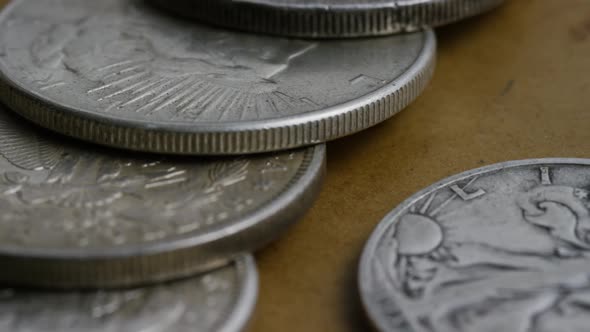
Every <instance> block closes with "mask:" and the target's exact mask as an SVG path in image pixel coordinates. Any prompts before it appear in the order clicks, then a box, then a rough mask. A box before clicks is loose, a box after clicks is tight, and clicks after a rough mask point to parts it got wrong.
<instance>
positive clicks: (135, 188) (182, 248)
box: [0, 110, 325, 287]
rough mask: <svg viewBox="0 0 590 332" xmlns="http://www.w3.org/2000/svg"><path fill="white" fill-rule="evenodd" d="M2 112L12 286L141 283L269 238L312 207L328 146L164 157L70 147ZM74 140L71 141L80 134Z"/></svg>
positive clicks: (0, 246)
mask: <svg viewBox="0 0 590 332" xmlns="http://www.w3.org/2000/svg"><path fill="white" fill-rule="evenodd" d="M14 117H15V115H12V114H10V113H8V111H5V110H0V192H2V195H1V196H0V209H1V211H2V213H0V266H3V267H5V268H3V269H2V273H0V282H8V283H11V284H19V285H36V286H51V287H112V286H129V285H136V284H143V283H151V282H157V281H163V280H168V279H171V278H177V277H183V276H188V275H192V274H194V273H197V272H201V271H204V270H208V269H210V268H213V267H217V266H220V265H224V264H226V263H227V260H228V259H229V258H230V257H231V256H233V255H235V254H237V253H241V252H244V251H250V250H254V249H256V248H260V247H261V246H263V245H265V244H267V243H268V242H269V241H271V240H273V239H275V238H276V237H277V236H278V235H279V234H281V233H282V232H283V231H285V229H286V228H287V226H289V225H290V224H291V223H293V222H294V221H296V220H297V219H298V218H299V217H300V216H301V214H302V213H304V212H305V211H306V209H307V208H308V207H309V206H310V205H311V204H312V202H313V200H314V198H315V195H316V194H317V192H318V191H319V187H320V182H321V180H322V176H323V171H324V159H325V148H324V147H323V146H317V147H312V148H307V149H305V150H300V151H292V152H285V153H281V154H274V155H260V156H256V157H252V158H217V159H206V158H194V157H192V158H189V157H185V158H172V157H169V158H162V157H156V156H151V155H147V156H146V155H140V154H133V153H124V152H121V153H118V154H117V153H116V152H118V151H109V150H107V149H103V148H100V147H95V146H86V145H73V144H68V142H67V141H68V140H67V139H64V138H61V139H58V138H57V137H55V135H54V134H52V133H47V132H45V131H42V132H40V131H36V130H35V129H36V128H32V127H30V126H31V125H29V124H28V123H26V122H24V121H22V120H19V119H15V118H14ZM70 141H71V140H70Z"/></svg>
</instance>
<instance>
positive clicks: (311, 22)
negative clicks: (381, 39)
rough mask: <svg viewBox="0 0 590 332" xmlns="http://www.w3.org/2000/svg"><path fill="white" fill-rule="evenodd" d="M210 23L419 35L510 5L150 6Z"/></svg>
mask: <svg viewBox="0 0 590 332" xmlns="http://www.w3.org/2000/svg"><path fill="white" fill-rule="evenodd" d="M150 1H152V2H153V3H154V4H156V5H158V6H161V7H163V8H165V9H168V10H171V11H172V12H174V13H176V14H180V15H183V16H188V17H194V18H198V19H200V20H203V21H206V22H208V23H212V24H216V25H221V26H225V27H232V28H238V29H243V30H248V31H255V32H262V33H270V34H276V35H283V36H295V37H311V38H334V37H336V38H342V37H361V36H377V35H387V34H392V33H398V32H402V31H414V30H416V29H419V28H423V27H434V26H440V25H444V24H448V23H452V22H455V21H458V20H461V19H465V18H467V17H471V16H474V15H477V14H480V13H483V12H486V11H488V10H491V9H493V8H495V7H497V6H499V5H500V4H501V3H503V2H504V0H199V1H194V0H150Z"/></svg>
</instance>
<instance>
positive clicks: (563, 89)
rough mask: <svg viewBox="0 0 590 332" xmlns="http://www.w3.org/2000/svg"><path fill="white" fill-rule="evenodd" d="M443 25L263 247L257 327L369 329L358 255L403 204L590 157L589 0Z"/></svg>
mask: <svg viewBox="0 0 590 332" xmlns="http://www.w3.org/2000/svg"><path fill="white" fill-rule="evenodd" d="M41 1H42V0H41ZM5 2H6V1H5V0H0V6H1V5H2V4H3V3H5ZM438 35H439V44H440V50H439V64H438V69H437V72H436V75H435V78H434V80H433V82H432V84H430V86H429V87H428V88H427V90H426V92H425V93H424V95H423V96H422V97H420V98H419V99H418V100H417V101H416V102H415V103H414V104H413V105H412V106H410V107H409V108H408V109H406V110H405V111H403V112H402V113H401V114H399V115H398V116H396V117H395V118H394V119H392V120H390V121H387V122H386V123H384V124H382V125H379V126H377V127H375V128H372V129H370V130H367V131H365V132H363V133H360V134H357V135H355V136H352V137H349V138H345V139H342V140H339V141H336V142H333V143H330V144H329V145H328V158H329V166H328V176H327V180H326V184H325V187H324V190H323V192H322V194H321V196H320V199H319V200H318V201H317V203H316V204H315V206H314V208H313V209H312V210H311V212H310V213H308V215H307V216H306V217H305V218H304V220H302V221H301V222H300V223H299V224H298V225H296V226H295V227H294V228H293V229H292V230H291V231H290V232H289V233H288V234H287V235H286V236H285V237H284V238H282V239H281V241H279V242H277V243H276V244H274V245H272V246H271V247H269V248H268V249H266V250H264V251H263V252H261V253H259V254H258V264H259V267H260V299H259V303H258V307H257V310H256V313H255V315H254V318H253V321H252V324H251V330H252V331H261V332H275V331H284V332H289V331H307V332H312V331H318V332H319V331H321V332H325V331H365V330H368V324H367V322H366V319H365V318H364V315H363V312H362V309H361V305H360V302H359V300H358V295H357V287H356V272H357V263H358V257H359V255H360V253H361V251H362V248H363V245H364V243H365V241H366V240H367V238H368V237H369V235H370V233H371V231H372V230H373V228H374V226H375V225H376V224H377V223H378V222H379V220H380V219H381V218H382V217H383V216H384V215H385V214H386V213H387V212H388V211H389V210H391V209H392V208H393V207H395V205H396V204H398V203H400V202H401V201H402V200H404V199H405V198H407V197H408V196H409V195H411V194H412V193H414V192H416V191H417V190H419V189H421V188H423V187H425V186H427V185H429V184H430V183H432V182H434V181H437V180H439V179H441V178H443V177H446V176H448V175H451V174H454V173H457V172H460V171H463V170H467V169H470V168H474V167H478V166H482V165H487V164H491V163H495V162H500V161H506V160H511V159H524V158H537V157H589V158H590V2H589V1H588V0H567V1H556V0H507V4H506V5H505V6H504V7H502V8H500V9H498V10H496V11H494V12H492V13H490V14H487V15H484V16H481V17H478V18H476V19H471V20H468V21H466V22H463V23H459V24H455V25H453V26H450V27H447V28H444V29H440V30H439V31H438Z"/></svg>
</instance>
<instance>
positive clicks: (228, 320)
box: [0, 255, 258, 332]
mask: <svg viewBox="0 0 590 332" xmlns="http://www.w3.org/2000/svg"><path fill="white" fill-rule="evenodd" d="M257 293H258V275H257V272H256V266H255V263H254V260H253V258H252V257H251V256H250V255H246V256H243V257H240V258H238V259H237V260H236V261H235V262H234V263H232V264H230V265H229V266H227V267H223V268H220V269H217V270H215V271H211V272H208V273H206V274H203V275H201V276H198V277H195V278H191V279H186V280H182V281H177V282H174V283H169V284H163V285H159V286H153V287H148V288H138V289H129V290H117V291H89V292H71V293H70V292H49V291H47V292H45V291H32V290H30V291H29V290H22V289H3V290H0V330H2V331H6V332H8V331H10V332H49V331H59V332H106V331H108V332H147V331H150V332H172V331H174V332H205V331H211V332H238V331H242V329H243V328H244V326H245V325H246V323H247V322H248V320H249V318H250V315H251V313H252V312H253V309H254V307H255V305H256V298H257Z"/></svg>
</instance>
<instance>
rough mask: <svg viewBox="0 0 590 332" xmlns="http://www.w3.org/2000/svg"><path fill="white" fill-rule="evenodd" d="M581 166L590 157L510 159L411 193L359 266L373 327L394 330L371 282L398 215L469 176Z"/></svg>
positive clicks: (379, 228)
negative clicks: (379, 253)
mask: <svg viewBox="0 0 590 332" xmlns="http://www.w3.org/2000/svg"><path fill="white" fill-rule="evenodd" d="M552 164H557V165H581V166H590V159H584V158H537V159H522V160H512V161H506V162H501V163H496V164H492V165H488V166H484V167H479V168H474V169H471V170H467V171H464V172H461V173H458V174H455V175H452V176H449V177H447V178H444V179H443V180H440V181H438V182H435V183H434V184H432V185H430V186H428V187H426V188H424V189H422V190H420V191H418V192H416V193H415V194H413V195H411V196H410V197H409V198H407V199H406V200H404V201H403V202H402V203H400V204H399V205H397V206H396V207H395V208H394V209H393V210H391V211H390V212H389V213H388V214H387V215H386V216H385V217H384V218H383V219H381V221H380V222H379V224H378V225H377V227H376V228H375V229H374V230H373V232H372V233H371V235H370V236H369V239H368V241H367V243H366V244H365V246H364V248H363V251H362V254H361V258H360V263H359V267H358V270H357V276H358V281H357V286H358V289H359V293H360V297H361V302H362V305H363V308H364V311H365V313H366V315H367V317H368V318H369V319H370V321H371V323H372V324H373V326H374V327H375V328H376V329H377V330H379V331H391V330H390V329H391V327H390V325H389V324H388V320H387V319H386V318H385V317H384V315H383V310H382V307H379V306H377V305H374V303H375V301H373V300H372V299H371V294H372V288H371V284H372V283H374V280H375V278H374V273H373V272H372V270H373V269H372V267H373V261H374V257H375V252H376V250H377V248H378V245H379V242H381V240H382V239H383V235H384V234H385V233H386V232H387V230H388V229H389V228H390V227H391V226H392V225H393V224H394V222H395V220H396V218H397V217H398V216H399V215H400V214H401V213H402V212H404V211H405V210H406V209H407V208H408V207H409V206H411V205H413V204H415V203H416V202H418V201H420V200H421V199H423V198H424V197H426V196H428V195H429V194H431V193H433V192H435V191H438V190H440V189H442V188H445V187H448V186H449V185H450V184H452V183H454V182H457V181H461V180H465V179H467V178H471V177H473V176H476V175H482V174H486V173H493V172H498V171H503V170H506V169H510V168H517V167H523V166H531V165H552Z"/></svg>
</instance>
